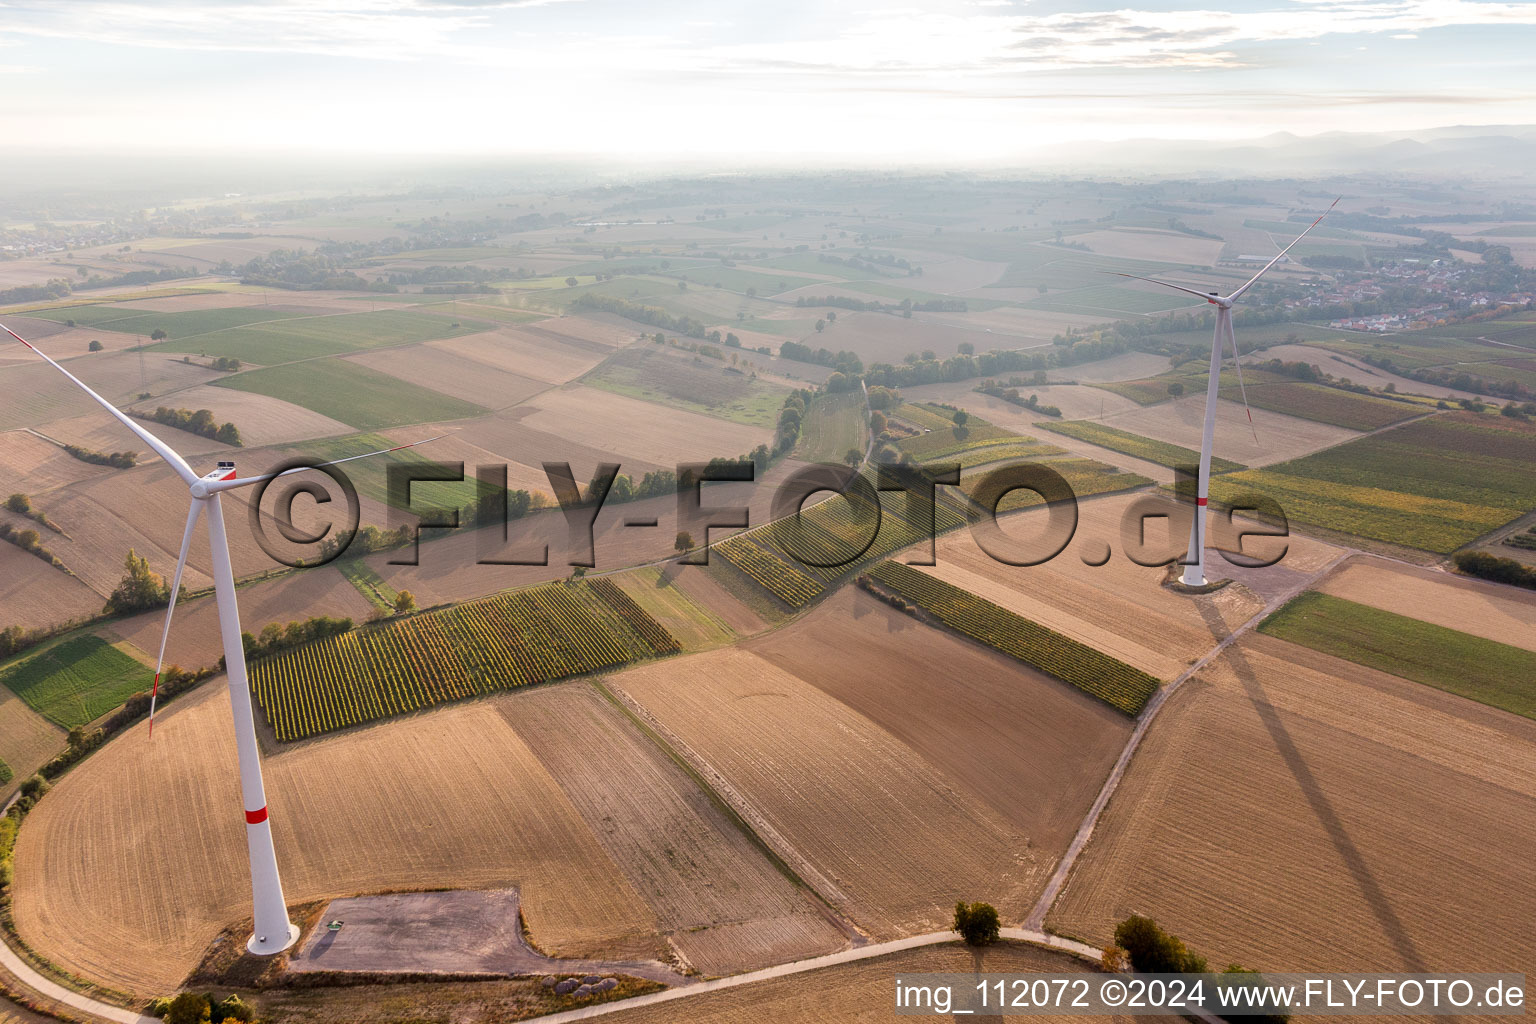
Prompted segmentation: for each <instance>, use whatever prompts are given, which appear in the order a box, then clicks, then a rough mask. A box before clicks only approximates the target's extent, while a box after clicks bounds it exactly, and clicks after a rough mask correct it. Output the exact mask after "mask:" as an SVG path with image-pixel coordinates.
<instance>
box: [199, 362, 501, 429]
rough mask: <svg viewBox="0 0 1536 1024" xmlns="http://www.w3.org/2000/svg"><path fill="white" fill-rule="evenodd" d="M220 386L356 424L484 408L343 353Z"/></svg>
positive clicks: (388, 423) (240, 376)
mask: <svg viewBox="0 0 1536 1024" xmlns="http://www.w3.org/2000/svg"><path fill="white" fill-rule="evenodd" d="M218 386H219V387H223V388H233V389H235V390H237V391H254V392H256V393H257V394H262V395H271V396H272V397H273V398H280V399H282V400H284V401H287V402H292V403H293V404H295V405H301V406H303V407H304V408H306V409H312V410H314V411H315V412H317V413H319V414H321V415H322V416H328V417H330V418H332V419H335V420H339V421H341V422H342V423H348V424H351V426H352V427H353V428H354V429H356V430H378V429H379V428H381V427H398V426H403V425H404V424H407V423H424V422H426V421H428V420H457V419H467V418H468V417H471V416H478V415H480V414H481V413H484V412H485V409H483V408H481V407H480V406H478V405H474V404H472V403H470V402H465V401H462V400H460V399H457V398H452V397H450V396H448V395H445V394H443V393H441V392H438V391H433V390H431V389H429V388H425V387H422V386H421V385H419V384H414V383H411V382H410V381H406V380H402V379H400V378H398V377H392V376H390V375H388V374H385V373H380V372H379V371H377V370H373V369H369V368H368V367H366V366H360V365H358V364H357V363H354V362H351V361H349V360H343V359H315V360H309V361H307V362H298V363H288V364H287V365H284V366H273V367H269V368H267V369H264V370H247V371H246V372H244V373H237V374H235V375H234V376H232V377H225V378H224V379H223V380H220V381H219V382H218Z"/></svg>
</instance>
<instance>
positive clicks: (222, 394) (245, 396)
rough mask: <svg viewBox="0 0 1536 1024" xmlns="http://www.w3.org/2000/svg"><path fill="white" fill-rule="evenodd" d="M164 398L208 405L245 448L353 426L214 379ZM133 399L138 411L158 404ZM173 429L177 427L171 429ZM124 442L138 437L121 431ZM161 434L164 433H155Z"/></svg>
mask: <svg viewBox="0 0 1536 1024" xmlns="http://www.w3.org/2000/svg"><path fill="white" fill-rule="evenodd" d="M167 401H174V403H175V406H176V408H179V409H194V410H195V409H209V410H211V411H212V412H213V415H214V419H215V420H217V421H218V422H220V423H226V422H228V423H233V424H234V425H235V426H236V427H237V428H238V429H239V431H240V441H241V443H242V444H244V445H245V447H247V448H259V447H263V446H266V445H275V444H291V443H293V442H296V441H307V440H309V439H311V438H316V437H329V436H331V435H334V434H350V433H352V432H353V428H352V427H350V426H348V425H347V424H345V423H342V422H340V421H339V420H333V419H331V418H330V417H329V416H325V415H322V414H321V413H318V412H313V411H311V410H309V409H306V408H304V407H303V406H302V405H296V404H294V403H293V402H285V401H283V400H282V399H281V398H273V397H272V396H270V395H265V394H261V393H259V392H255V391H242V390H239V389H237V388H235V387H233V386H231V387H221V386H219V384H218V383H217V382H215V383H213V384H200V385H198V386H196V387H191V388H187V389H186V390H185V391H178V392H176V394H175V395H173V396H171V398H170V399H167ZM160 404H162V403H158V402H157V403H154V404H151V403H149V402H136V403H133V404H132V408H133V409H135V410H136V411H140V412H154V410H155V408H156V406H157V405H160ZM148 426H149V427H150V429H151V430H154V431H157V432H158V431H162V428H163V425H162V424H156V423H151V424H148ZM170 432H171V433H176V431H170ZM122 433H123V436H124V437H125V438H126V439H127V440H126V441H125V444H138V443H139V440H138V438H136V437H134V436H133V435H132V434H129V433H128V432H127V431H126V430H124V431H122ZM157 436H163V434H157Z"/></svg>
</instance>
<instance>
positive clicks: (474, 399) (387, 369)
mask: <svg viewBox="0 0 1536 1024" xmlns="http://www.w3.org/2000/svg"><path fill="white" fill-rule="evenodd" d="M345 361H346V362H347V363H355V364H360V365H362V366H367V367H369V368H370V369H373V370H377V371H378V372H380V373H384V374H388V375H389V376H391V377H396V378H398V379H400V380H402V381H405V382H406V383H408V384H411V385H416V386H420V387H424V388H428V389H430V390H432V391H436V392H439V393H440V394H444V395H448V396H449V397H450V398H456V399H458V400H460V401H463V402H468V403H470V404H472V405H477V406H480V407H481V408H484V409H505V408H507V407H508V406H512V405H516V404H517V403H518V402H521V401H523V400H524V399H525V398H530V397H532V396H534V395H536V394H538V393H539V392H540V391H543V390H544V389H545V388H547V387H549V384H547V383H546V382H544V381H542V380H536V379H534V378H532V377H525V376H523V375H521V374H516V373H508V372H507V371H505V370H499V369H496V368H495V367H492V366H490V365H487V364H486V363H483V362H480V361H479V360H476V359H472V358H470V357H469V356H464V355H459V354H456V353H453V352H449V351H445V350H442V349H438V348H434V347H432V346H430V345H408V346H406V347H404V348H393V349H388V350H382V351H373V352H361V353H358V354H357V355H351V356H347V357H346V359H345Z"/></svg>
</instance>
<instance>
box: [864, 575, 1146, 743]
mask: <svg viewBox="0 0 1536 1024" xmlns="http://www.w3.org/2000/svg"><path fill="white" fill-rule="evenodd" d="M869 576H870V578H871V579H873V580H874V581H875V582H876V583H877V584H879V585H880V586H881V587H883V588H884V589H886V590H888V591H890V592H892V593H894V594H896V595H898V596H900V597H902V598H904V599H905V600H907V601H909V602H911V603H912V604H914V605H916V606H917V607H919V608H921V609H922V610H923V611H924V612H927V613H928V614H929V615H932V616H933V617H934V618H936V619H938V620H939V621H940V622H942V623H943V624H944V625H946V626H948V627H949V628H950V629H953V630H956V631H957V632H960V633H963V634H965V635H966V636H969V637H971V638H972V639H974V640H976V641H978V642H980V643H983V644H986V645H987V646H989V647H993V648H995V649H997V650H999V651H1002V652H1003V653H1004V654H1007V655H1009V656H1010V657H1012V658H1015V659H1017V660H1019V661H1022V662H1023V663H1024V664H1026V665H1030V666H1033V667H1034V668H1038V669H1040V670H1041V671H1043V672H1045V673H1047V674H1049V675H1051V676H1054V677H1055V678H1057V679H1060V680H1061V681H1062V682H1064V683H1067V684H1068V685H1070V686H1075V687H1077V688H1078V689H1079V690H1082V691H1083V692H1084V693H1087V694H1089V695H1091V696H1094V697H1097V698H1099V699H1100V700H1102V701H1104V702H1105V703H1106V704H1108V705H1110V706H1111V707H1114V708H1118V709H1119V710H1121V711H1123V712H1125V713H1126V714H1128V715H1136V714H1139V713H1140V712H1141V709H1142V707H1143V706H1145V704H1146V703H1147V701H1148V700H1149V699H1151V697H1152V694H1153V693H1155V692H1156V691H1157V687H1158V680H1157V679H1156V678H1154V677H1153V676H1151V675H1149V674H1147V673H1146V672H1143V671H1142V670H1140V669H1136V668H1132V667H1131V666H1129V665H1127V664H1125V663H1124V662H1122V661H1118V660H1116V659H1115V658H1111V657H1109V656H1107V655H1105V654H1102V653H1101V652H1099V651H1096V650H1094V649H1093V648H1091V647H1089V646H1087V645H1086V644H1082V643H1079V642H1078V641H1076V640H1073V639H1071V638H1070V637H1067V636H1064V635H1062V634H1061V633H1058V632H1056V631H1055V630H1053V629H1050V628H1048V627H1043V626H1041V625H1039V624H1038V623H1035V622H1030V621H1029V620H1028V619H1025V618H1023V617H1022V616H1020V615H1017V614H1015V613H1014V612H1010V611H1008V610H1007V609H1006V608H1002V607H1000V606H999V605H996V604H993V603H992V602H990V601H988V600H986V599H985V598H980V597H977V596H976V595H975V594H971V593H968V592H966V591H964V590H961V589H960V588H959V587H955V586H953V585H951V584H948V583H945V582H944V581H943V580H939V579H935V578H934V577H933V576H930V575H928V574H926V573H923V572H922V571H920V570H918V569H914V568H912V567H910V566H907V565H903V564H901V563H899V562H881V563H880V564H879V565H877V566H875V567H874V568H873V569H871V570H870V571H869Z"/></svg>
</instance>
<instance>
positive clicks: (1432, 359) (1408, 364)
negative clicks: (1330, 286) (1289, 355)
mask: <svg viewBox="0 0 1536 1024" xmlns="http://www.w3.org/2000/svg"><path fill="white" fill-rule="evenodd" d="M1304 344H1307V345H1312V346H1315V347H1317V348H1325V349H1328V350H1329V351H1331V352H1337V353H1339V354H1340V355H1344V356H1350V357H1353V358H1355V359H1361V360H1362V361H1363V357H1365V356H1376V357H1381V356H1385V357H1386V358H1388V359H1390V360H1392V362H1393V363H1395V364H1396V365H1398V366H1399V367H1402V368H1404V369H1409V370H1418V369H1423V368H1425V367H1429V366H1444V365H1446V364H1447V363H1455V362H1463V361H1472V362H1481V361H1483V360H1490V359H1498V358H1500V357H1502V356H1506V355H1508V354H1510V350H1509V349H1499V348H1497V347H1495V346H1492V345H1484V344H1482V343H1481V342H1478V341H1475V340H1473V339H1471V338H1456V337H1451V336H1449V335H1444V334H1441V333H1439V329H1431V330H1428V331H1413V332H1410V333H1407V334H1398V335H1392V336H1390V337H1387V338H1373V337H1370V336H1368V335H1362V334H1354V335H1350V336H1349V337H1345V338H1333V339H1330V340H1326V341H1311V340H1308V341H1306V342H1304Z"/></svg>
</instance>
